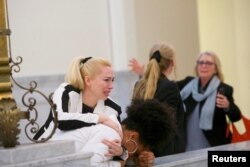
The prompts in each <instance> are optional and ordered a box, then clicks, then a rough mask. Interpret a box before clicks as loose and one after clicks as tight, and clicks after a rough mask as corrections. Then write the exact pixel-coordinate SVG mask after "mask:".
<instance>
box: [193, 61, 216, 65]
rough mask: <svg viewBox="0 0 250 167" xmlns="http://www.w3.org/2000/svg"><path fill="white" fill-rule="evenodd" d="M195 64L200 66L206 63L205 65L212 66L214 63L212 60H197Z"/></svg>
mask: <svg viewBox="0 0 250 167" xmlns="http://www.w3.org/2000/svg"><path fill="white" fill-rule="evenodd" d="M197 64H198V65H199V66H202V65H206V66H212V65H214V63H213V62H210V61H199V60H198V61H197Z"/></svg>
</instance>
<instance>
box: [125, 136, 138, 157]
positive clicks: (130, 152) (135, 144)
mask: <svg viewBox="0 0 250 167" xmlns="http://www.w3.org/2000/svg"><path fill="white" fill-rule="evenodd" d="M130 141H131V142H132V143H133V144H134V146H135V149H134V150H133V151H129V150H127V151H128V153H129V154H133V153H135V152H136V150H137V143H136V142H135V141H134V140H133V139H129V140H127V141H126V142H125V144H124V146H125V147H126V148H128V147H127V146H126V145H127V143H128V142H130Z"/></svg>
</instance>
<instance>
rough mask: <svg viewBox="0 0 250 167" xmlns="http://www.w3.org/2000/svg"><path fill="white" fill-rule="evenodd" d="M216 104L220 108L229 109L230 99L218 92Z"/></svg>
mask: <svg viewBox="0 0 250 167" xmlns="http://www.w3.org/2000/svg"><path fill="white" fill-rule="evenodd" d="M216 106H217V107H218V108H224V109H225V110H228V108H229V101H228V99H227V97H226V96H224V95H222V94H220V93H218V94H217V96H216Z"/></svg>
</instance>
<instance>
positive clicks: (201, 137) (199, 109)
mask: <svg viewBox="0 0 250 167" xmlns="http://www.w3.org/2000/svg"><path fill="white" fill-rule="evenodd" d="M195 70H196V74H197V77H196V78H193V77H187V78H186V79H184V80H182V81H179V82H178V85H179V87H180V89H181V97H182V100H183V102H184V104H185V109H186V121H187V124H186V130H187V132H186V134H187V148H186V151H191V150H196V149H201V148H206V147H210V146H218V145H222V144H228V143H230V142H231V134H229V136H228V137H227V136H226V131H227V130H226V129H227V121H226V117H228V118H229V119H230V121H232V122H235V121H238V120H239V119H240V118H241V113H240V110H239V108H238V107H237V105H236V104H235V103H234V99H233V88H232V87H231V86H230V85H227V84H225V83H223V74H222V71H221V65H220V60H219V58H218V56H217V55H216V54H215V53H214V52H210V51H206V52H202V53H200V55H199V57H198V59H197V64H196V67H195Z"/></svg>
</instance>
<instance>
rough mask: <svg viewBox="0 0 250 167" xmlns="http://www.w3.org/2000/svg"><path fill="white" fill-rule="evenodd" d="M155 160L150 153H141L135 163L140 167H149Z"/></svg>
mask: <svg viewBox="0 0 250 167" xmlns="http://www.w3.org/2000/svg"><path fill="white" fill-rule="evenodd" d="M154 160H155V156H154V153H153V152H151V151H143V152H141V153H140V154H139V155H138V157H137V158H136V159H135V163H136V165H137V166H140V167H151V166H153V163H154Z"/></svg>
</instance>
